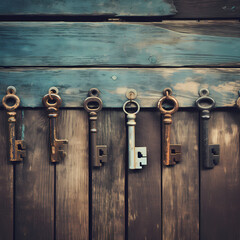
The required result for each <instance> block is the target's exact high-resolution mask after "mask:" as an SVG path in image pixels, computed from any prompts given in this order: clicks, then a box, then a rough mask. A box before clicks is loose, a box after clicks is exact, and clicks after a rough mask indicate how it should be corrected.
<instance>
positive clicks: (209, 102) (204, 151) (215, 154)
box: [196, 88, 220, 169]
mask: <svg viewBox="0 0 240 240" xmlns="http://www.w3.org/2000/svg"><path fill="white" fill-rule="evenodd" d="M199 95H200V97H199V98H198V99H197V100H196V106H197V108H198V109H199V110H200V111H201V113H200V162H201V164H203V167H204V168H207V169H211V168H213V167H214V166H215V165H217V164H218V163H219V158H220V156H219V153H220V146H219V145H218V144H215V145H213V144H211V145H209V144H208V120H209V119H210V110H211V109H212V108H213V107H214V106H215V101H214V99H212V98H211V97H209V91H208V89H205V88H204V89H201V90H200V91H199Z"/></svg>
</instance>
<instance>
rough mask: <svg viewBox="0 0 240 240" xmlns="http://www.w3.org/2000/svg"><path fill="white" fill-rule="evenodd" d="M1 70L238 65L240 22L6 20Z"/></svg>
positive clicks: (0, 48) (0, 25) (0, 46)
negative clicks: (68, 67) (10, 68)
mask: <svg viewBox="0 0 240 240" xmlns="http://www.w3.org/2000/svg"><path fill="white" fill-rule="evenodd" d="M0 35H1V38H0V54H1V58H0V66H126V67H128V66H239V65H240V23H239V22H238V21H221V23H219V21H203V22H200V23H199V22H196V21H166V22H163V23H122V22H121V23H114V22H112V23H109V22H108V23H107V22H102V23H95V22H87V23H86V22H82V23H72V22H1V23H0Z"/></svg>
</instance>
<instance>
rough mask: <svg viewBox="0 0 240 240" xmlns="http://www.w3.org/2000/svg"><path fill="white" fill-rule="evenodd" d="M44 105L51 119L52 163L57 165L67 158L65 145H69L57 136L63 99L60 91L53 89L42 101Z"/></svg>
mask: <svg viewBox="0 0 240 240" xmlns="http://www.w3.org/2000/svg"><path fill="white" fill-rule="evenodd" d="M42 102H43V105H44V106H45V107H47V110H48V117H49V119H50V121H49V123H50V124H49V126H50V131H49V132H50V154H51V157H50V158H51V162H52V163H57V162H59V161H60V160H62V159H63V158H64V157H65V156H66V152H65V151H64V150H63V145H64V144H67V143H68V140H66V139H57V136H56V120H57V117H58V109H59V107H60V106H61V104H62V99H61V97H60V96H59V95H58V89H57V88H55V87H51V88H50V89H49V93H48V94H46V95H45V96H44V97H43V99H42Z"/></svg>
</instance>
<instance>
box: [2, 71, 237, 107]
mask: <svg viewBox="0 0 240 240" xmlns="http://www.w3.org/2000/svg"><path fill="white" fill-rule="evenodd" d="M9 85H14V86H15V87H16V89H17V94H18V96H19V97H20V99H21V106H22V107H43V105H42V97H43V96H44V95H45V94H46V92H47V91H48V89H49V88H50V87H52V86H56V87H57V88H58V89H59V91H60V95H61V97H62V99H63V104H62V106H63V107H82V106H83V101H84V99H85V98H86V96H87V92H88V91H89V89H90V88H92V87H97V88H98V89H99V90H100V91H101V99H102V100H103V107H108V108H122V105H123V103H124V102H125V93H126V90H127V88H134V89H136V90H137V92H138V101H139V102H140V104H141V107H154V108H155V107H156V106H157V102H158V100H159V98H160V97H161V96H162V91H163V89H164V88H166V87H171V88H172V89H173V92H174V96H176V98H177V99H178V101H179V104H180V107H193V106H194V104H195V100H196V99H197V98H198V91H199V90H200V89H201V88H203V87H204V88H208V89H209V91H210V94H211V96H212V97H213V99H215V101H216V106H217V107H226V106H234V104H235V101H236V99H237V97H238V90H239V89H240V69H239V68H141V69H139V68H70V69H65V68H30V69H28V68H27V69H26V68H13V69H11V68H10V69H8V68H6V69H4V68H1V69H0V97H3V96H4V95H5V91H6V89H7V87H8V86H9Z"/></svg>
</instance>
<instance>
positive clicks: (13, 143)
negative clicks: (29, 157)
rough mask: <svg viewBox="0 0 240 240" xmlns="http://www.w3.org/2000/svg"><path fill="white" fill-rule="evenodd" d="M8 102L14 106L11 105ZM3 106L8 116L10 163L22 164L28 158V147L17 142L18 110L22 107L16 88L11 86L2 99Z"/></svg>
mask: <svg viewBox="0 0 240 240" xmlns="http://www.w3.org/2000/svg"><path fill="white" fill-rule="evenodd" d="M8 101H12V102H13V103H14V104H12V105H9V104H8ZM2 103H3V106H4V107H5V109H6V110H7V115H8V132H9V161H10V162H20V161H23V159H24V158H25V157H26V145H25V142H24V141H23V140H16V132H15V128H16V111H15V110H16V109H17V108H18V107H19V105H20V99H19V97H18V96H17V95H16V88H15V87H13V86H9V87H8V88H7V94H6V95H5V96H4V97H3V99H2Z"/></svg>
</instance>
